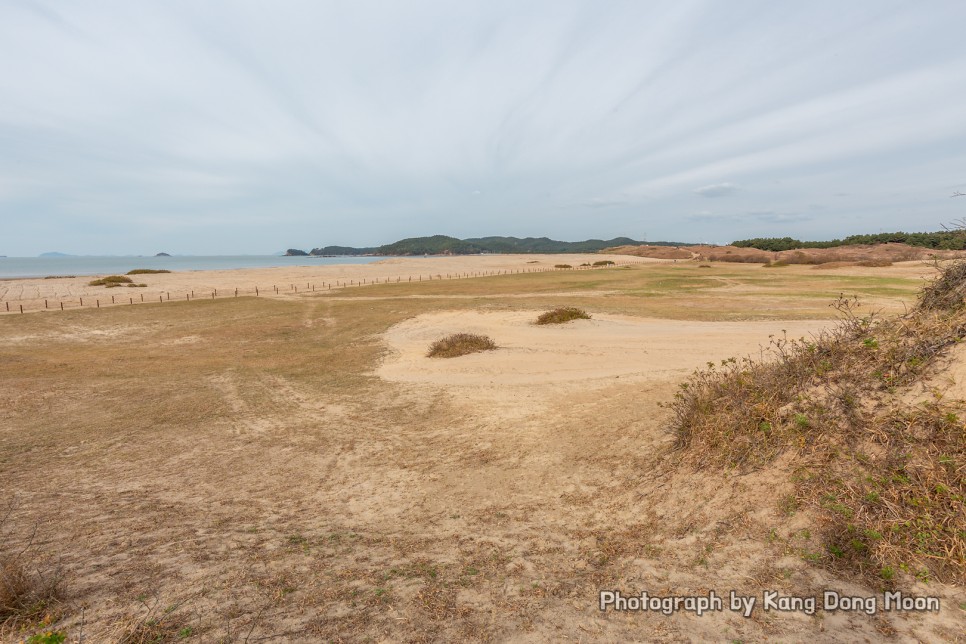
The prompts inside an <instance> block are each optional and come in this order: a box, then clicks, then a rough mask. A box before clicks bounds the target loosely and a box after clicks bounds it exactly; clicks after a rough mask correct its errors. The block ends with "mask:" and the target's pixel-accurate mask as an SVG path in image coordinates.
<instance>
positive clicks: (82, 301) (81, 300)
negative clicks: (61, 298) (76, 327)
mask: <svg viewBox="0 0 966 644" xmlns="http://www.w3.org/2000/svg"><path fill="white" fill-rule="evenodd" d="M80 303H81V306H84V298H80Z"/></svg>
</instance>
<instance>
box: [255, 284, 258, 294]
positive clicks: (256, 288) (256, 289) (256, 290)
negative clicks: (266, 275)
mask: <svg viewBox="0 0 966 644" xmlns="http://www.w3.org/2000/svg"><path fill="white" fill-rule="evenodd" d="M255 297H258V287H257V286H256V287H255Z"/></svg>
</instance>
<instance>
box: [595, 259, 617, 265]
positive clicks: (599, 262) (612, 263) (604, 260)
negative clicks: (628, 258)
mask: <svg viewBox="0 0 966 644" xmlns="http://www.w3.org/2000/svg"><path fill="white" fill-rule="evenodd" d="M593 265H594V266H613V265H614V262H612V261H610V260H609V259H602V260H600V261H598V262H594V264H593Z"/></svg>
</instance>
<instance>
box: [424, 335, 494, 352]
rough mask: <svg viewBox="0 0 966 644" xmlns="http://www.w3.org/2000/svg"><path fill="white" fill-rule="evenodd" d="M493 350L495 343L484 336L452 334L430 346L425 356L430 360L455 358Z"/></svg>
mask: <svg viewBox="0 0 966 644" xmlns="http://www.w3.org/2000/svg"><path fill="white" fill-rule="evenodd" d="M493 349H496V343H495V342H493V340H491V339H490V338H489V337H487V336H485V335H474V334H472V333H454V334H453V335H450V336H447V337H445V338H442V339H441V340H437V341H436V342H434V343H433V344H432V345H430V347H429V353H427V354H426V355H427V357H430V358H457V357H459V356H465V355H467V354H469V353H479V352H481V351H492V350H493Z"/></svg>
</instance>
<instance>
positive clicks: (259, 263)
mask: <svg viewBox="0 0 966 644" xmlns="http://www.w3.org/2000/svg"><path fill="white" fill-rule="evenodd" d="M381 259H386V258H385V257H279V256H277V255H211V256H204V255H186V256H179V257H0V279H3V278H7V279H9V278H12V277H46V276H47V275H101V274H104V273H111V274H123V273H126V272H128V271H129V270H132V269H135V268H166V269H168V270H171V271H210V270H225V269H231V268H270V267H272V266H327V265H332V264H369V263H371V262H377V261H379V260H381Z"/></svg>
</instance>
